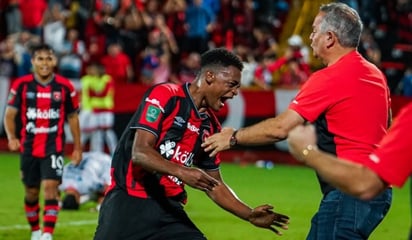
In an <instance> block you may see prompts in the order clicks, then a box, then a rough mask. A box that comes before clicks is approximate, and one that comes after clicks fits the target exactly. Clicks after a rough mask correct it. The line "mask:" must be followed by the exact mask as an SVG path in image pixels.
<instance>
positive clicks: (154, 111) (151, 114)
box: [146, 105, 161, 122]
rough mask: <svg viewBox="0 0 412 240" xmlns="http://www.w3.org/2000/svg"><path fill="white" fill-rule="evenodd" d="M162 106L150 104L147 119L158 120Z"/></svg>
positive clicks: (149, 120) (150, 120)
mask: <svg viewBox="0 0 412 240" xmlns="http://www.w3.org/2000/svg"><path fill="white" fill-rule="evenodd" d="M160 112H161V110H160V108H158V107H156V106H152V105H150V106H149V107H148V108H147V112H146V121H148V122H156V121H157V119H158V118H159V115H160Z"/></svg>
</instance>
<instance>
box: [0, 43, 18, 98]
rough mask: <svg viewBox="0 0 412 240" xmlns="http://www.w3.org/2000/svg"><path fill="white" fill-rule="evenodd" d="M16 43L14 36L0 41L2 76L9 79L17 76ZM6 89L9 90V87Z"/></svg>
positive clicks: (0, 75) (0, 73) (0, 71)
mask: <svg viewBox="0 0 412 240" xmlns="http://www.w3.org/2000/svg"><path fill="white" fill-rule="evenodd" d="M14 44H15V40H14V39H13V38H12V37H7V38H6V39H5V40H4V41H2V42H0V77H2V78H5V79H8V81H12V80H13V79H14V78H16V77H17V61H18V60H17V55H16V52H15V50H14V49H15V47H14ZM6 90H7V91H8V88H7V89H6ZM6 95H7V94H6Z"/></svg>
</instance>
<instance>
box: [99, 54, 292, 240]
mask: <svg viewBox="0 0 412 240" xmlns="http://www.w3.org/2000/svg"><path fill="white" fill-rule="evenodd" d="M242 68H243V65H242V62H241V61H240V59H239V58H238V57H236V55H234V54H233V53H231V52H229V51H227V50H225V49H221V48H218V49H213V50H210V51H208V52H205V53H204V54H203V55H202V56H201V70H200V72H199V74H198V75H197V77H196V79H195V80H194V81H193V82H192V83H185V84H182V85H176V84H172V83H163V84H159V85H155V86H153V87H151V88H149V89H148V90H147V91H146V93H145V94H144V96H143V98H142V101H141V104H140V106H139V107H138V109H137V111H136V113H135V114H134V116H133V117H132V119H131V121H130V122H129V124H128V126H127V127H126V130H125V131H124V133H123V134H122V136H121V138H120V141H119V144H118V146H117V149H116V152H115V154H114V156H113V159H112V169H111V173H112V175H111V179H112V183H111V185H110V186H109V189H108V191H107V194H106V196H105V198H104V200H103V203H102V206H101V208H100V213H99V221H98V226H97V230H96V233H95V237H94V239H95V240H103V239H126V238H127V239H134V240H138V239H181V240H183V239H187V240H199V239H206V237H205V236H204V235H203V233H202V232H201V231H200V230H199V229H198V228H197V227H196V225H195V224H194V223H193V222H192V221H191V220H190V219H189V217H188V215H187V214H186V212H185V211H184V204H185V203H186V201H187V195H186V191H185V185H189V186H190V187H193V188H195V189H198V190H201V191H204V192H205V193H206V195H207V196H208V197H209V198H210V199H211V200H212V201H214V202H215V203H216V204H217V205H219V206H220V207H221V208H223V209H224V210H226V211H228V212H230V213H232V214H234V215H235V216H237V217H239V218H240V219H243V220H246V221H249V222H250V223H252V224H254V225H255V226H258V227H262V228H267V229H270V230H272V231H274V232H275V233H277V234H281V233H280V232H279V231H278V229H276V228H275V227H281V228H283V229H287V224H288V219H289V218H288V217H287V216H284V215H282V214H278V213H275V212H273V211H272V208H273V207H271V206H270V205H267V204H265V205H261V206H258V207H256V208H251V207H249V206H248V205H246V204H245V203H243V202H242V201H241V200H240V199H239V198H238V197H237V196H236V195H235V193H234V192H233V191H232V190H231V189H230V188H229V186H228V185H226V184H225V183H224V181H223V178H222V176H221V172H220V168H219V164H220V162H221V159H220V155H217V156H216V157H209V156H207V154H205V153H204V151H203V149H202V148H201V147H200V145H201V143H202V141H203V139H205V138H206V137H207V136H209V135H210V134H213V133H215V132H217V131H219V130H220V128H221V126H220V123H219V122H218V119H217V117H216V115H215V113H214V111H218V110H220V109H221V108H222V107H223V106H224V104H225V101H226V100H228V99H231V98H233V97H234V96H236V95H237V94H238V89H239V87H240V77H241V70H242Z"/></svg>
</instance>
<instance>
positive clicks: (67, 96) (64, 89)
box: [4, 45, 82, 240]
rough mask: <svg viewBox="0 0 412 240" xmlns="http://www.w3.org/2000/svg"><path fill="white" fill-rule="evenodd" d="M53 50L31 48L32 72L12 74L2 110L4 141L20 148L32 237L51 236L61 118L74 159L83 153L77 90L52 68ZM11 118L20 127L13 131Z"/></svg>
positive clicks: (61, 142)
mask: <svg viewBox="0 0 412 240" xmlns="http://www.w3.org/2000/svg"><path fill="white" fill-rule="evenodd" d="M56 61H57V60H56V56H55V54H54V52H53V50H52V49H51V48H50V47H49V46H48V45H39V46H36V47H34V48H33V55H32V59H31V62H32V65H33V71H34V73H33V74H30V75H26V76H23V77H21V78H19V79H17V80H16V81H15V82H14V83H13V85H12V87H11V90H10V96H9V101H8V106H7V108H6V114H5V119H4V123H5V129H6V133H7V138H8V146H9V149H10V150H12V151H17V150H20V159H21V160H20V170H21V176H22V181H23V184H24V186H25V196H24V206H25V207H24V209H25V212H26V217H27V220H28V222H29V224H30V226H31V231H32V235H31V239H32V240H36V239H40V235H42V236H41V239H42V240H50V239H52V234H53V231H54V227H55V224H56V221H57V214H58V212H59V205H58V186H59V184H60V182H61V178H62V173H63V164H64V158H63V151H64V136H63V135H64V123H65V119H67V121H68V123H69V126H70V131H71V134H72V136H73V141H74V142H73V144H74V149H73V153H72V156H71V160H72V161H73V164H78V162H79V161H80V160H81V158H82V150H81V143H80V129H79V119H78V108H79V102H78V96H77V93H76V91H75V89H74V86H73V85H72V83H71V82H70V81H69V80H68V79H66V78H63V77H62V76H60V75H57V74H54V73H53V70H54V68H55V66H56ZM16 119H18V120H19V121H21V122H20V123H21V126H22V128H21V129H20V132H19V134H18V133H17V132H16V130H18V129H17V124H16ZM41 186H42V187H43V189H44V193H43V194H44V211H43V212H44V215H43V234H42V231H41V229H40V224H39V219H40V215H39V212H40V205H39V194H40V187H41Z"/></svg>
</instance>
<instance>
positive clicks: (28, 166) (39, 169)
mask: <svg viewBox="0 0 412 240" xmlns="http://www.w3.org/2000/svg"><path fill="white" fill-rule="evenodd" d="M63 166H64V158H63V154H61V153H56V154H51V155H49V156H47V157H45V158H37V157H33V156H31V155H28V154H23V155H20V170H21V174H22V175H21V177H22V181H23V183H24V184H25V185H26V186H30V187H33V186H40V182H41V180H44V179H54V180H58V181H61V180H62V174H63Z"/></svg>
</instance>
